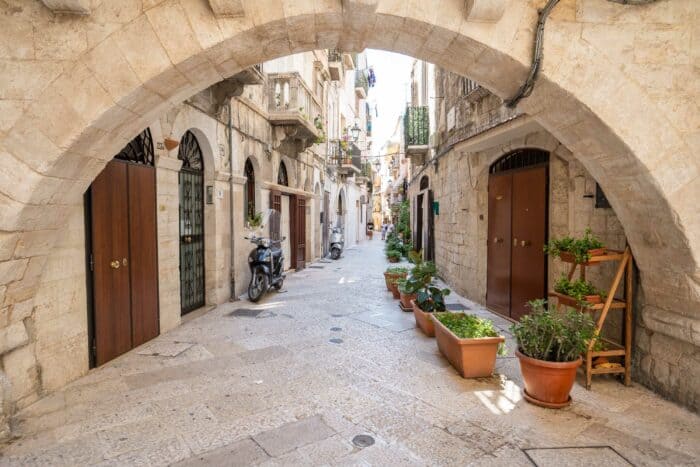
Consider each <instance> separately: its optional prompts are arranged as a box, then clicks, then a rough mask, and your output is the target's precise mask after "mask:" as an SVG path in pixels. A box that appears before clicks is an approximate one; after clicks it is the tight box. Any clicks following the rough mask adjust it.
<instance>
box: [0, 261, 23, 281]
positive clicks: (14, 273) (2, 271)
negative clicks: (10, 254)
mask: <svg viewBox="0 0 700 467" xmlns="http://www.w3.org/2000/svg"><path fill="white" fill-rule="evenodd" d="M28 264H29V260H28V259H16V260H12V261H4V262H2V263H0V285H4V284H9V283H10V282H14V281H17V280H19V279H21V278H22V276H23V275H24V271H26V269H27V265H28Z"/></svg>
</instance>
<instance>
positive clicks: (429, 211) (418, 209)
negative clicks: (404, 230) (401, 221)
mask: <svg viewBox="0 0 700 467" xmlns="http://www.w3.org/2000/svg"><path fill="white" fill-rule="evenodd" d="M434 202H435V197H434V194H433V190H423V191H421V192H420V193H419V194H417V195H416V196H415V197H414V198H413V213H412V215H413V226H412V229H413V248H414V249H415V250H416V251H422V252H423V259H424V260H425V261H435V213H434V211H433V204H434Z"/></svg>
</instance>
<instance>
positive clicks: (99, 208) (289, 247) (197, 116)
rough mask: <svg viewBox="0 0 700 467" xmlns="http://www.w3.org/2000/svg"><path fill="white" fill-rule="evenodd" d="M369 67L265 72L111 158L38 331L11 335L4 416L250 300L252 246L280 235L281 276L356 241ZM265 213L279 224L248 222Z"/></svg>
mask: <svg viewBox="0 0 700 467" xmlns="http://www.w3.org/2000/svg"><path fill="white" fill-rule="evenodd" d="M333 54H337V55H338V56H339V58H340V63H333V59H334V58H336V56H335V55H333ZM360 61H361V63H362V65H361V66H362V67H364V68H359V66H358V65H357V64H356V63H357V62H360ZM333 67H335V71H336V72H337V74H334V73H333V72H332V70H333ZM365 72H366V59H365V57H364V54H349V53H343V52H341V51H337V50H334V51H330V52H329V51H327V50H317V51H312V52H306V53H303V54H296V55H291V56H289V57H285V58H283V59H278V60H274V61H270V62H266V63H263V64H261V65H257V66H255V67H251V68H249V69H246V70H245V71H243V72H241V73H239V74H237V75H235V76H233V77H231V78H229V79H226V80H224V81H222V82H219V83H217V84H215V85H214V86H211V87H209V88H207V89H205V90H204V91H201V92H199V93H197V94H195V95H194V96H192V97H190V98H189V99H187V100H186V101H184V102H183V103H181V104H179V105H177V106H175V107H174V108H172V109H171V110H169V111H168V112H167V113H165V114H164V115H162V116H161V117H160V118H158V119H156V120H154V121H152V122H151V123H150V124H149V125H148V126H147V127H146V128H144V129H143V131H142V132H141V133H140V134H139V135H138V136H136V137H135V138H134V139H133V140H132V141H131V142H129V144H127V145H126V146H125V147H124V148H123V149H122V150H121V151H120V152H119V153H118V154H116V155H115V157H114V158H113V160H112V161H111V162H109V163H108V164H107V166H106V168H105V169H104V171H103V172H102V173H101V174H100V175H99V176H98V177H97V179H96V180H95V181H94V182H93V183H92V184H91V185H90V188H89V189H88V190H87V192H86V193H85V195H84V203H83V206H82V207H76V208H75V209H74V210H73V212H72V213H71V215H70V216H67V217H66V219H65V222H66V227H67V229H68V230H67V232H68V234H67V235H66V236H64V237H63V239H62V240H61V241H60V242H59V243H58V244H57V246H56V247H55V248H53V249H52V250H51V251H47V252H46V253H47V259H46V261H45V262H44V263H42V264H41V268H43V269H44V270H45V274H44V275H43V277H42V281H41V283H40V284H39V286H38V289H37V294H36V296H37V301H36V302H35V306H36V311H35V313H34V314H33V316H32V321H33V329H34V332H33V333H32V335H31V336H30V335H27V334H26V333H24V332H20V331H23V330H24V325H23V323H22V321H21V320H20V321H19V323H20V324H21V325H22V329H21V330H20V329H19V327H17V329H16V332H15V331H13V329H12V327H10V332H15V334H14V335H8V340H6V341H5V342H6V343H7V344H9V345H14V346H15V350H13V351H12V352H11V353H10V354H9V355H8V356H7V358H5V362H4V371H5V374H6V375H7V378H8V379H9V381H11V384H9V385H7V387H6V394H5V395H6V400H7V407H6V411H7V412H11V411H14V410H16V409H21V408H23V407H26V406H27V405H29V404H31V403H32V402H34V401H36V400H37V399H38V398H39V397H41V396H42V395H43V394H46V393H49V392H51V391H53V390H56V389H58V388H60V387H62V386H64V385H65V384H66V383H68V382H70V381H72V380H74V379H76V378H78V377H79V376H82V375H84V374H85V373H86V372H87V371H88V370H89V369H90V368H92V367H95V366H99V365H101V364H103V363H105V362H107V361H110V360H112V359H114V358H116V357H118V356H119V355H120V354H122V353H124V352H126V351H128V350H130V349H132V348H135V347H137V346H139V345H141V344H143V343H145V342H147V341H148V340H150V339H152V338H153V337H155V336H157V335H159V334H161V333H164V332H167V331H169V330H171V329H173V328H175V327H177V326H178V325H179V324H180V323H181V322H182V320H183V319H186V316H187V315H188V314H189V313H191V312H196V311H206V310H208V309H211V308H212V307H214V306H215V305H217V304H220V303H223V302H225V301H228V300H230V299H237V298H239V297H240V298H245V293H246V291H247V286H248V282H249V280H250V272H249V269H248V261H247V257H248V254H249V252H250V251H251V249H252V248H253V247H254V246H253V245H252V244H251V243H250V242H249V241H248V240H247V239H246V238H245V237H247V236H250V235H252V234H256V235H265V236H267V235H273V236H274V235H277V236H279V237H283V238H284V241H283V242H282V245H283V251H284V255H285V268H286V269H287V270H295V269H296V270H298V269H302V268H304V267H305V266H306V264H307V263H309V262H312V261H315V260H317V259H319V258H320V257H322V256H324V255H325V254H326V252H327V250H328V245H327V243H328V235H327V233H326V232H327V230H328V229H329V228H330V227H331V226H340V227H342V228H343V229H344V231H345V237H346V247H348V246H352V245H354V244H356V243H358V242H360V241H362V240H363V239H364V238H365V228H366V227H365V224H366V223H367V221H368V218H367V213H368V210H367V206H368V203H369V201H368V200H369V194H368V185H367V182H368V180H369V177H371V173H368V172H367V171H366V170H365V171H364V172H363V169H366V167H365V166H366V164H365V159H366V151H367V150H368V148H369V145H370V143H371V141H370V139H369V137H368V136H367V132H366V128H367V124H366V117H367V113H366V112H365V105H364V102H365V99H366V97H367V89H366V88H364V87H363V82H362V80H359V81H357V83H356V76H357V75H361V74H362V73H365ZM356 84H357V85H358V87H359V88H360V89H359V90H358V89H356ZM353 126H356V127H358V128H360V129H361V131H359V132H356V133H357V137H356V138H355V137H354V135H353V134H352V133H353V131H352V127H353ZM353 150H355V151H354V153H353V154H351V152H352V151H353ZM268 209H276V210H278V211H279V212H280V214H281V216H280V217H281V220H280V223H279V225H275V226H271V225H264V226H257V225H256V219H255V218H256V217H257V216H259V214H261V213H264V212H265V211H267V210H268ZM274 230H276V231H274ZM37 267H39V265H37ZM37 273H38V272H37ZM20 298H21V297H18V299H20ZM21 312H22V311H21V307H16V308H15V313H21ZM195 314H197V313H195ZM39 368H42V370H41V371H39Z"/></svg>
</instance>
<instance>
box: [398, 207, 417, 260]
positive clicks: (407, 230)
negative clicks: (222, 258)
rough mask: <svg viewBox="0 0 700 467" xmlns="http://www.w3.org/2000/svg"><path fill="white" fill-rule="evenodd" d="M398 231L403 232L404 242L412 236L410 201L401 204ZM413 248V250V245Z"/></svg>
mask: <svg viewBox="0 0 700 467" xmlns="http://www.w3.org/2000/svg"><path fill="white" fill-rule="evenodd" d="M396 231H397V232H398V233H399V234H401V238H403V239H404V242H406V243H408V241H409V239H410V238H411V206H410V204H409V202H408V201H403V202H402V203H401V205H400V206H399V221H398V222H397V224H396ZM411 250H413V246H412V245H411ZM409 251H410V250H409ZM406 254H408V252H407V253H406Z"/></svg>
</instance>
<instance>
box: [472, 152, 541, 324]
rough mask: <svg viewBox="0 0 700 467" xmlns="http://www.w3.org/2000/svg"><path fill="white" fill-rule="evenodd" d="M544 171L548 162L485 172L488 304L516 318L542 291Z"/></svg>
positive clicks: (500, 312)
mask: <svg viewBox="0 0 700 467" xmlns="http://www.w3.org/2000/svg"><path fill="white" fill-rule="evenodd" d="M547 177H548V175H547V167H546V165H541V166H538V167H531V168H523V169H518V170H512V171H507V172H503V173H492V174H491V175H490V176H489V188H488V248H487V250H488V251H487V254H488V260H487V268H488V271H487V281H486V282H487V284H486V289H487V293H486V304H487V306H488V307H489V308H491V309H492V310H494V311H496V312H497V313H499V314H502V315H504V316H507V317H509V318H512V319H516V320H517V319H520V317H521V316H523V315H525V314H527V312H528V308H527V306H526V304H527V302H528V301H530V300H533V299H537V298H543V297H546V284H547V262H546V257H545V255H544V252H543V247H544V244H545V242H546V241H547V198H548V196H547V192H548V187H547V185H548V184H547Z"/></svg>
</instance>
